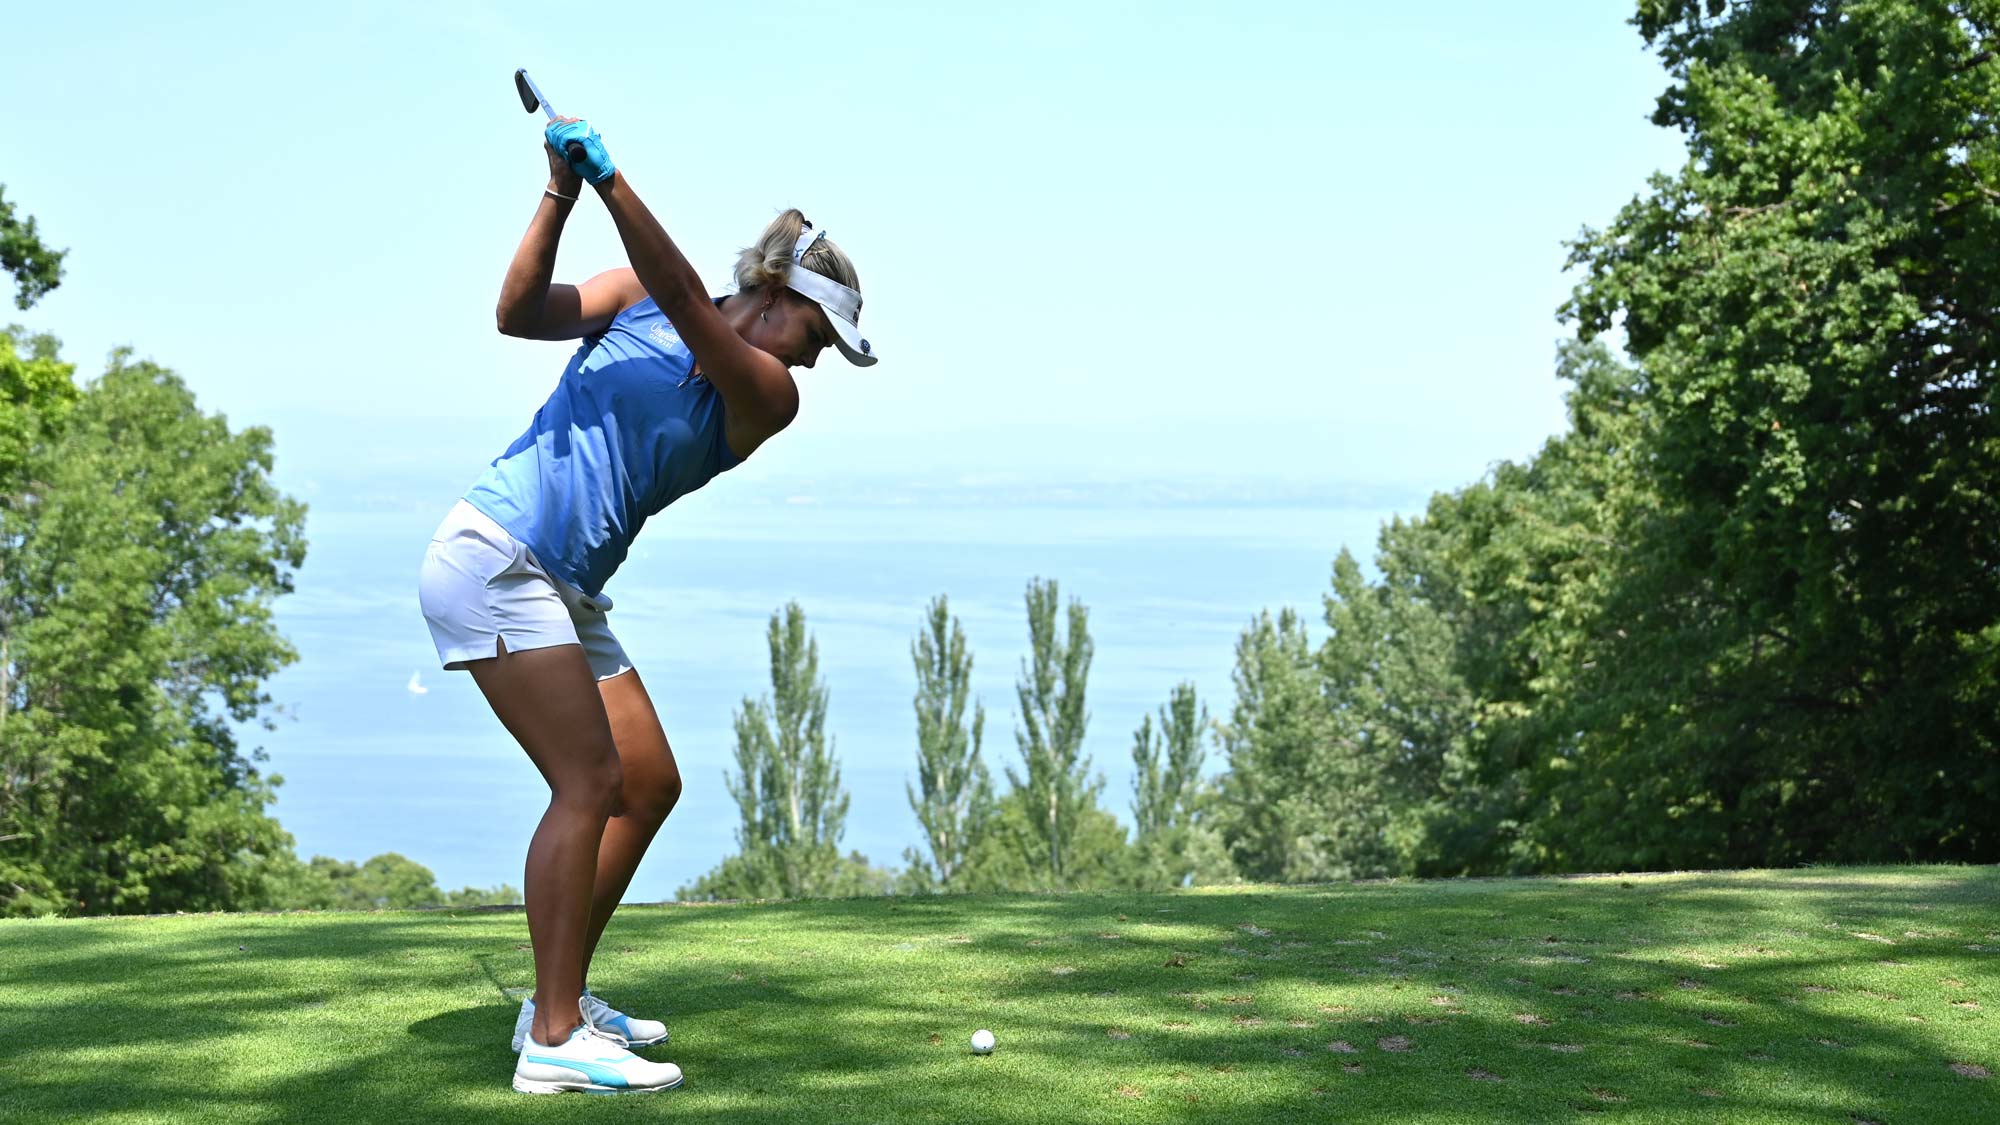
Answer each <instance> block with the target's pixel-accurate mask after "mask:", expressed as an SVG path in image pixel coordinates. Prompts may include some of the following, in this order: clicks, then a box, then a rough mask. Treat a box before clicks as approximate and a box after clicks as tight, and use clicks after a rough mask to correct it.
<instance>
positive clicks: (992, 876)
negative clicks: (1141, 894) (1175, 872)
mask: <svg viewBox="0 0 2000 1125" xmlns="http://www.w3.org/2000/svg"><path fill="white" fill-rule="evenodd" d="M1047 812H1048V810H1047V808H1046V807H1045V806H1040V805H1037V804H1036V803H1035V801H1034V799H1033V798H1032V797H1030V796H1029V795H1028V792H1027V791H1026V790H1024V789H1012V790H1009V791H1008V792H1007V793H1006V794H1005V795H1004V796H1002V797H1001V798H1000V800H999V803H998V804H997V805H996V806H995V807H994V812H993V816H992V818H991V819H990V820H989V821H988V822H987V826H986V830H985V832H983V833H982V834H981V835H980V837H979V839H978V840H977V841H975V842H974V844H973V848H972V854H970V855H969V856H967V857H966V860H965V867H964V868H963V869H962V871H961V872H960V874H959V875H958V876H957V878H956V879H955V880H954V882H953V887H954V889H957V890H963V891H969V892H974V893H989V894H990V893H997V892H1021V891H1058V890H1070V891H1093V890H1112V889H1116V888H1121V887H1127V886H1130V885H1131V884H1132V882H1133V878H1134V877H1133V874H1132V871H1131V864H1130V862H1129V859H1130V852H1131V847H1130V844H1129V843H1128V841H1127V839H1126V834H1125V826H1124V825H1122V824H1120V823H1118V818H1117V817H1116V816H1113V815H1112V814H1111V813H1110V812H1109V811H1108V810H1106V809H1104V808H1101V807H1099V806H1097V805H1094V804H1093V805H1087V806H1084V807H1082V808H1080V809H1078V810H1077V811H1076V812H1075V814H1074V815H1073V816H1072V817H1071V824H1072V830H1071V836H1070V844H1069V859H1070V862H1069V864H1068V866H1067V867H1065V868H1064V870H1063V882H1062V884H1061V885H1060V886H1059V885H1057V884H1056V883H1055V882H1053V881H1052V879H1051V877H1050V875H1049V870H1048V868H1047V867H1045V866H1043V865H1042V864H1041V863H1040V862H1038V860H1039V859H1040V858H1041V853H1040V850H1039V849H1040V848H1042V847H1043V846H1044V845H1043V843H1042V836H1041V834H1040V828H1041V826H1042V824H1043V823H1044V821H1043V817H1045V816H1046V815H1047Z"/></svg>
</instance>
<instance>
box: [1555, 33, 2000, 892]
mask: <svg viewBox="0 0 2000 1125" xmlns="http://www.w3.org/2000/svg"><path fill="white" fill-rule="evenodd" d="M1636 23H1637V24H1638V27H1639V29H1640V31H1641V33H1642V34H1643V35H1644V37H1645V38H1646V40H1647V42H1648V43H1649V44H1651V45H1652V46H1653V47H1654V48H1655V50H1657V51H1658V53H1659V55H1660V57H1661V59H1662V61H1663V62H1664V63H1665V64H1666V66H1667V68H1668V70H1669V72H1670V74H1671V75H1672V84H1671V85H1670V87H1669V88H1668V90H1667V91H1666V93H1665V94H1664V95H1663V96H1662V97H1661V99H1660V101H1659V106H1658V111H1657V113H1656V115H1655V120H1656V121H1657V122H1658V123H1659V124H1661V125H1665V126H1670V127H1673V128H1676V129H1678V130H1680V131H1681V132H1682V133H1683V134H1684V135H1685V136H1686V138H1687V142H1688V151H1689V159H1688V162H1687V164H1686V165H1685V166H1684V167H1683V168H1682V169H1681V170H1680V171H1679V172H1677V173H1675V174H1673V175H1671V176H1660V177H1657V178H1656V179H1655V180H1654V181H1653V183H1652V185H1651V188H1650V191H1649V192H1648V194H1646V195H1644V196H1642V197H1640V198H1637V199H1635V200H1634V201H1633V202H1632V203H1631V204H1630V205H1628V206H1627V207H1626V208H1625V209H1624V210H1623V211H1622V212H1621V213H1620V214H1619V216H1618V218H1617V219H1616V221H1615V222H1613V223H1612V224H1611V225H1610V226H1609V227H1608V228H1607V229H1605V230H1603V231H1598V232H1586V234H1585V236H1584V237H1583V238H1582V239H1580V240H1579V242H1578V243H1577V244H1576V245H1575V247H1574V250H1573V258H1572V260H1573V263H1574V264H1575V265H1577V266H1579V267H1581V268H1582V270H1583V271H1584V275H1585V276H1584V279H1583V281H1582V283H1581V284H1580V285H1579V286H1578V288H1577V290H1576V293H1575V296H1574V299H1573V300H1572V301H1571V303H1570V304H1569V305H1568V306H1567V309H1566V313H1567V315H1569V316H1570V317H1571V318H1573V320H1574V321H1575V322H1576V324H1577V326H1578V328H1579V329H1580V331H1581V332H1582V333H1583V334H1584V335H1585V336H1594V335H1597V334H1600V333H1604V332H1606V331H1608V330H1610V329H1611V328H1613V327H1614V326H1619V327H1621V328H1622V329H1623V331H1624V333H1625V337H1626V340H1627V347H1628V348H1629V350H1630V351H1631V353H1632V354H1633V356H1634V357H1635V358H1636V359H1637V360H1638V361H1639V363H1640V368H1641V371H1642V372H1643V379H1644V383H1643V393H1644V397H1645V398H1646V399H1647V401H1648V403H1649V405H1650V409H1651V411H1652V412H1653V415H1654V418H1655V423H1654V424H1655V431H1654V433H1653V434H1652V436H1651V438H1650V439H1649V442H1648V445H1649V448H1648V450H1647V453H1648V458H1647V461H1646V471H1647V473H1648V475H1649V476H1650V478H1651V485H1650V487H1651V488H1652V489H1653V490H1654V491H1655V493H1656V497H1655V499H1656V503H1655V505H1654V508H1653V510H1652V511H1651V512H1649V513H1646V514H1644V515H1643V516H1640V515H1635V516H1634V518H1632V519H1631V521H1630V522H1629V523H1627V524H1623V525H1621V526H1620V527H1619V534H1620V537H1621V542H1622V550H1621V551H1620V552H1619V553H1618V555H1617V557H1616V559H1615V560H1614V565H1615V566H1616V568H1617V569H1616V573H1615V574H1614V575H1613V578H1612V581H1611V582H1610V584H1609V589H1608V591H1607V594H1606V598H1605V601H1604V603H1603V612H1604V617H1603V618H1602V621H1603V622H1604V624H1605V625H1607V626H1610V625H1613V624H1614V623H1615V629H1613V628H1606V629H1603V630H1600V631H1599V632H1598V633H1597V634H1596V635H1594V636H1593V637H1591V647H1592V650H1593V651H1592V652H1591V653H1590V655H1589V659H1590V661H1591V663H1592V667H1591V668H1590V669H1589V676H1588V677H1587V683H1581V684H1579V688H1578V690H1577V691H1575V692H1574V693H1573V694H1572V695H1570V696H1569V697H1568V703H1569V706H1568V707H1566V708H1565V709H1564V710H1563V711H1562V712H1561V717H1562V719H1563V721H1564V723H1565V725H1566V726H1568V727H1569V728H1570V729H1572V730H1575V731H1578V732H1581V733H1580V735H1579V736H1578V737H1576V738H1575V739H1573V740H1570V741H1569V742H1568V743H1567V744H1564V743H1558V744H1557V746H1556V748H1557V750H1558V751H1559V752H1558V754H1557V755H1556V757H1555V761H1554V763H1552V766H1551V769H1550V770H1549V771H1548V773H1547V777H1546V801H1547V807H1546V810H1545V812H1544V814H1543V815H1542V816H1541V818H1540V820H1541V823H1542V824H1543V825H1544V830H1543V831H1541V832H1540V833H1539V846H1540V847H1541V848H1542V849H1543V854H1544V856H1545V861H1546V862H1547V863H1548V864H1550V865H1553V866H1560V867H1596V866H1604V865H1614V864H1645V865H1648V866H1652V865H1678V866H1713V865H1750V864H1757V865H1788V864H1793V863H1798V862H1805V861H1816V862H1823V861H1855V860H1891V859H1932V860H1978V861H1991V860H1993V859H1995V858H2000V819H1996V818H1995V817H1994V816H1993V815H1992V812H1991V810H1992V808H1993V804H1994V801H1995V799H1996V797H2000V680H1996V679H1995V678H1994V677H1992V676H1991V675H1989V674H1987V673H1988V670H1990V669H1991V668H1992V667H1994V666H1995V662H1996V648H1995V646H1996V645H2000V582H1996V581H1995V579H1994V576H1995V574H1996V573H2000V530H1996V529H2000V493H1996V491H1995V489H1994V488H1993V487H1992V486H1991V482H1993V481H1995V480H2000V411H1996V410H1995V406H1996V402H1995V387H1996V371H2000V327H1996V325H2000V313H1996V310H2000V259H1996V256H1995V255H1994V253H1993V247H1994V246H1995V245H2000V133H1996V131H1995V129H1994V128H1993V108H1994V106H1995V105H2000V62H1996V48H2000V43H1996V29H2000V4H1996V3H1994V2H1993V0H1966V2H1960V3H1950V4H1947V3H1942V2H1934V0H1873V2H1847V3H1839V2H1834V0H1748V2H1741V3H1732V4H1728V5H1724V4H1721V3H1714V2H1710V0H1645V2H1643V3H1641V4H1640V5H1639V8H1638V17H1637V20H1636Z"/></svg>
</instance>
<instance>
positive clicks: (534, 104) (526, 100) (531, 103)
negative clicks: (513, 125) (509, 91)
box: [514, 68, 542, 113]
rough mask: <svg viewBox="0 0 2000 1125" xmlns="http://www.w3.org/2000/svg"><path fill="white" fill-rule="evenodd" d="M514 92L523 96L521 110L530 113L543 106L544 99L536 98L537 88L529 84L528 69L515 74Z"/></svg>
mask: <svg viewBox="0 0 2000 1125" xmlns="http://www.w3.org/2000/svg"><path fill="white" fill-rule="evenodd" d="M514 92H515V93H517V94H519V95H521V108H522V109H525V110H527V111H528V112H529V113H533V112H535V111H536V110H537V109H540V108H541V106H542V99H540V98H538V97H536V96H535V88H534V86H533V85H531V84H530V83H529V82H528V72H527V70H526V68H523V69H521V70H517V71H515V72H514Z"/></svg>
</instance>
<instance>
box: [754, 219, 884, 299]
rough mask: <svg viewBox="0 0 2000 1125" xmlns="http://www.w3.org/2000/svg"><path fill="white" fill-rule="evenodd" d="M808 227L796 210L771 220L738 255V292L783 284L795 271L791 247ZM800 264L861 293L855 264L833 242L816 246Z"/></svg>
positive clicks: (828, 241)
mask: <svg viewBox="0 0 2000 1125" xmlns="http://www.w3.org/2000/svg"><path fill="white" fill-rule="evenodd" d="M806 226H807V223H806V217H805V214H804V212H802V211H800V210H799V209H798V208H796V207H792V208H788V209H787V210H785V211H784V212H782V213H781V214H779V216H778V217H777V218H775V219H772V220H771V225H770V226H767V227H765V228H764V233H763V234H762V235H759V236H758V238H757V241H756V243H755V244H754V245H751V246H746V247H744V249H743V252H742V253H741V254H738V255H737V256H736V289H737V291H738V292H747V291H749V290H752V289H758V288H761V287H763V286H766V285H783V284H784V283H785V277H786V276H787V275H788V274H789V273H790V272H791V269H792V247H793V246H794V245H796V244H797V243H798V240H799V234H800V233H801V232H802V231H804V230H805V228H806ZM799 264H800V265H803V266H804V267H805V268H807V269H809V270H811V271H813V272H814V273H816V274H819V275H820V276H822V277H830V278H832V279H833V280H835V281H838V282H840V283H841V284H842V285H845V286H847V287H848V288H849V289H852V290H854V291H856V292H860V290H861V278H860V276H859V275H858V274H856V273H855V272H854V263H853V262H851V261H849V260H848V257H847V254H846V252H844V251H842V250H841V248H840V247H838V246H836V245H834V244H833V241H832V240H831V239H826V238H822V239H820V240H819V241H818V242H815V243H813V245H812V248H811V249H810V250H807V251H806V256H805V258H804V259H803V260H801V261H800V263H799Z"/></svg>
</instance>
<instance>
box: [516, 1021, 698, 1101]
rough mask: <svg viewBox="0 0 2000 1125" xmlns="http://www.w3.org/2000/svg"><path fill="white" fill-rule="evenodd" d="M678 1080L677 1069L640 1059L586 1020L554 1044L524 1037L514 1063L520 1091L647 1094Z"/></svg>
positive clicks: (533, 1092)
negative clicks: (519, 1054) (525, 1043)
mask: <svg viewBox="0 0 2000 1125" xmlns="http://www.w3.org/2000/svg"><path fill="white" fill-rule="evenodd" d="M680 1084H681V1068H680V1067H677V1066H675V1065H674V1064H672V1063H657V1062H651V1061H649V1060H647V1059H642V1058H640V1057H639V1056H637V1055H635V1054H633V1053H632V1052H630V1051H628V1050H626V1049H625V1048H624V1047H622V1046H620V1045H619V1044H617V1043H614V1042H612V1041H611V1040H609V1039H607V1038H605V1037H604V1035H603V1034H601V1033H600V1032H599V1031H598V1030H597V1029H596V1028H594V1027H592V1026H590V1025H589V1024H588V1023H585V1024H582V1025H580V1026H579V1027H578V1028H577V1029H576V1030H575V1031H572V1032H570V1036H569V1039H568V1040H566V1041H565V1042H563V1043H562V1044H560V1045H558V1046H554V1047H550V1046H546V1045H544V1044H541V1043H537V1042H535V1040H534V1038H533V1037H532V1036H530V1037H529V1039H528V1041H527V1045H526V1046H524V1047H522V1048H521V1057H520V1058H519V1059H517V1060H515V1063H514V1089H516V1090H518V1091H520V1092H521V1093H523V1094H563V1093H572V1092H574V1093H583V1094H650V1093H654V1092H656V1091H659V1090H671V1089H673V1088H674V1087H676V1086H678V1085H680Z"/></svg>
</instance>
